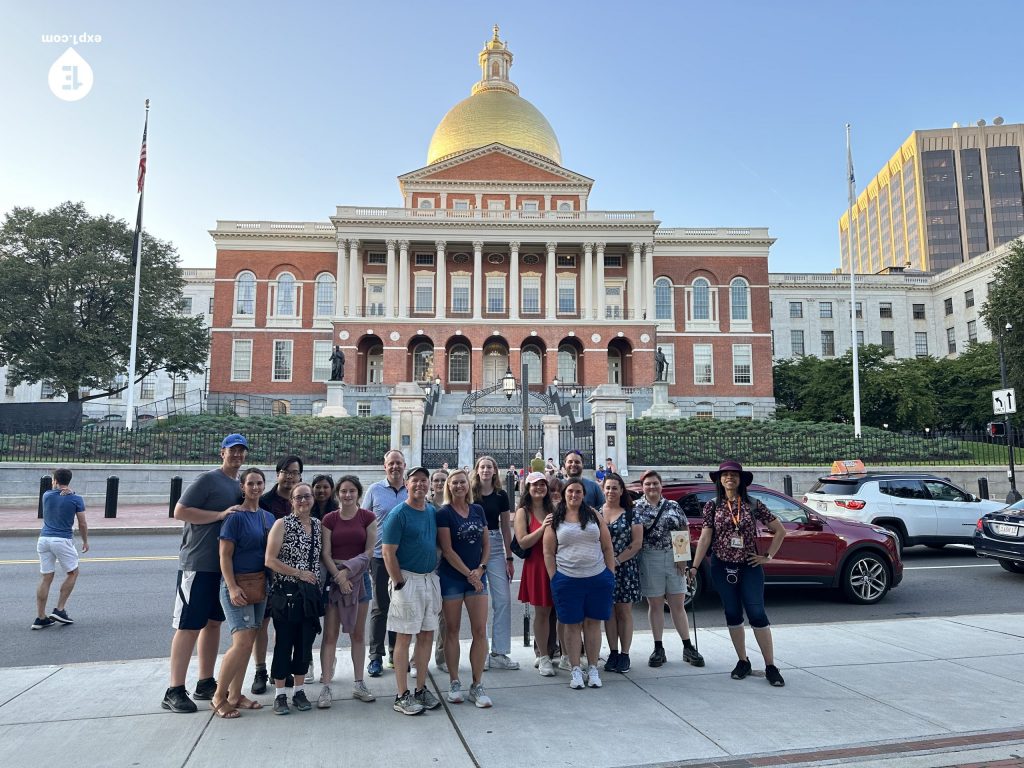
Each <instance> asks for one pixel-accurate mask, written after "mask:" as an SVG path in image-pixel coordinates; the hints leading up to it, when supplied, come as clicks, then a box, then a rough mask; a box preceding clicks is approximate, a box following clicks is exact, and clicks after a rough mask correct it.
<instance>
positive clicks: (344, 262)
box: [334, 234, 348, 317]
mask: <svg viewBox="0 0 1024 768" xmlns="http://www.w3.org/2000/svg"><path fill="white" fill-rule="evenodd" d="M336 240H337V242H338V274H337V275H336V276H335V282H336V284H335V286H334V307H335V309H334V314H335V315H337V316H338V317H347V316H348V311H347V310H346V305H347V302H346V301H345V299H346V298H347V297H348V294H347V293H346V290H347V288H348V252H347V251H346V250H345V247H346V245H347V243H348V241H347V240H346V238H344V237H342V236H341V235H340V234H339V235H337V236H336Z"/></svg>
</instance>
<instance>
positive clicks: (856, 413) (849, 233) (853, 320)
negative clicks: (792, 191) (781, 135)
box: [846, 123, 861, 438]
mask: <svg viewBox="0 0 1024 768" xmlns="http://www.w3.org/2000/svg"><path fill="white" fill-rule="evenodd" d="M846 171H847V180H848V182H849V212H848V214H847V217H846V220H847V223H848V225H847V227H846V250H847V252H848V253H849V254H850V347H851V348H852V349H853V435H854V437H857V438H859V437H860V436H861V434H860V355H859V350H858V349H857V287H856V282H857V281H856V279H855V278H856V274H857V268H856V265H855V264H854V259H853V205H854V201H855V197H856V184H857V182H856V181H855V180H854V176H853V150H852V149H851V148H850V124H849V123H847V124H846Z"/></svg>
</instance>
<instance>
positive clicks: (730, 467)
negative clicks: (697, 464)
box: [708, 459, 754, 486]
mask: <svg viewBox="0 0 1024 768" xmlns="http://www.w3.org/2000/svg"><path fill="white" fill-rule="evenodd" d="M723 472H739V473H740V485H744V486H746V485H750V484H751V483H752V482H754V473H753V472H748V471H746V470H745V469H743V465H742V464H740V463H739V462H738V461H733V460H732V459H730V460H729V461H723V462H722V463H721V464H719V465H718V470H717V471H712V472H708V476H709V477H710V478H711V482H713V483H717V482H718V478H719V476H720V475H721V474H722V473H723Z"/></svg>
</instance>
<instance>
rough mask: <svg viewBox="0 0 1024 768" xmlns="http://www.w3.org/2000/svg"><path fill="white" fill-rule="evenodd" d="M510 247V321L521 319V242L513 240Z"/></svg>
mask: <svg viewBox="0 0 1024 768" xmlns="http://www.w3.org/2000/svg"><path fill="white" fill-rule="evenodd" d="M508 247H509V250H510V252H509V267H508V319H509V320H518V319H519V241H518V240H513V241H512V242H510V243H509V244H508Z"/></svg>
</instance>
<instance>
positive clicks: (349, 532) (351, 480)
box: [316, 475, 377, 709]
mask: <svg viewBox="0 0 1024 768" xmlns="http://www.w3.org/2000/svg"><path fill="white" fill-rule="evenodd" d="M362 495H363V485H362V483H360V482H359V478H358V477H356V476H355V475H345V476H344V477H342V478H341V479H339V480H338V487H337V491H336V496H337V498H338V503H339V506H338V509H336V510H334V511H332V512H328V513H327V514H326V515H325V516H324V519H323V531H322V533H321V536H322V537H323V545H322V554H321V558H322V559H323V564H324V568H326V569H327V576H328V580H327V603H326V605H325V612H324V636H323V640H322V641H321V643H320V682H321V684H322V685H323V688H322V689H321V690H320V695H319V697H318V698H317V701H316V705H317V707H318V708H319V709H327V708H328V707H330V706H331V702H332V700H333V695H332V692H331V681H332V680H333V679H334V665H335V662H336V653H337V646H338V635H339V634H340V632H345V633H346V634H347V635H348V637H349V642H350V643H351V646H352V648H351V653H352V669H353V676H354V678H355V679H354V680H353V681H352V698H354V699H359V700H360V701H373V700H374V699H375V698H376V696H374V695H373V694H372V693H371V692H370V689H369V688H367V687H366V683H365V682H363V662H364V661H365V660H366V611H367V608H369V607H370V596H371V586H370V558H371V557H373V545H374V543H375V542H376V541H377V518H376V516H375V515H374V514H373V512H371V511H370V510H368V509H362V508H360V506H359V499H360V498H361V497H362Z"/></svg>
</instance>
